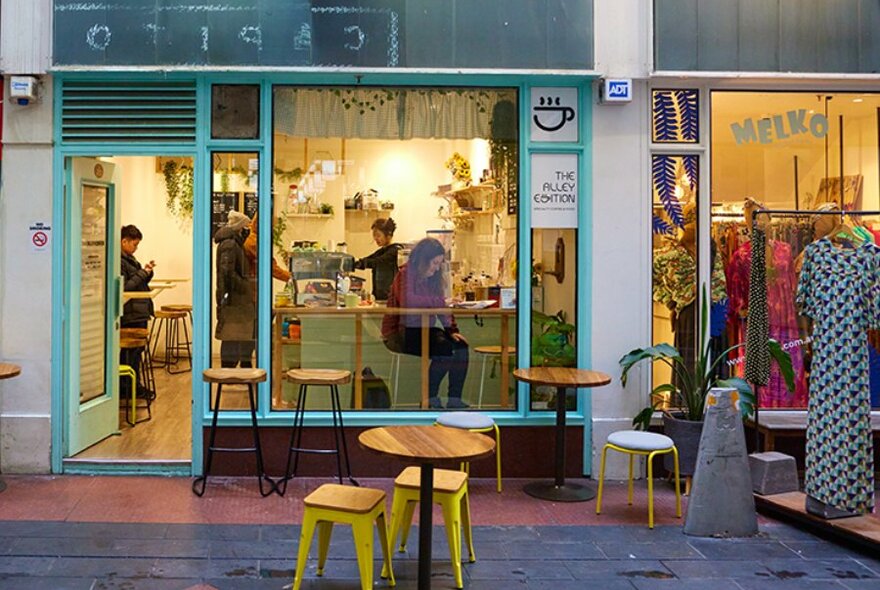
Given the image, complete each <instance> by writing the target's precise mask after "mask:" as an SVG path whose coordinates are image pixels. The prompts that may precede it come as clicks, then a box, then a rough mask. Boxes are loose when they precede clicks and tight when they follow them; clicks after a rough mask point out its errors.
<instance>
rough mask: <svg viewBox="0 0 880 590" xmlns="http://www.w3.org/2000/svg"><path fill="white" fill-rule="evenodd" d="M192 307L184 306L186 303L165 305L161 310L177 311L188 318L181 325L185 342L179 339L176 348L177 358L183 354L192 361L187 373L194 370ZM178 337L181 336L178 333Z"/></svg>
mask: <svg viewBox="0 0 880 590" xmlns="http://www.w3.org/2000/svg"><path fill="white" fill-rule="evenodd" d="M192 308H193V307H192V305H188V304H184V303H175V304H172V305H163V306H162V307H161V308H159V309H160V310H161V311H177V312H181V311H182V312H183V313H185V314H186V317H185V318H184V319H183V320H182V321H181V325H182V326H183V340H182V341H181V340H180V339H179V338H178V341H177V343H176V346H175V347H174V352H175V354H176V355H177V356H179V355H180V354H181V353H184V352H185V353H186V356H185V357H184V358H188V359H190V363H189V364H190V368H189V369H185V371H191V370H192V354H191V352H190V351H191V349H192V333H193V331H192V325H193V316H192ZM178 336H180V334H179V332H178Z"/></svg>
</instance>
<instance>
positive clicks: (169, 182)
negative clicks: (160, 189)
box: [162, 160, 193, 219]
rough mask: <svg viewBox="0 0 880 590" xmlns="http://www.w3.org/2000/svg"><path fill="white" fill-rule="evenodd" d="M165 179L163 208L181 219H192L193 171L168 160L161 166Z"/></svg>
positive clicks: (188, 167)
mask: <svg viewBox="0 0 880 590" xmlns="http://www.w3.org/2000/svg"><path fill="white" fill-rule="evenodd" d="M162 174H163V176H164V177H165V191H166V193H167V196H166V197H165V206H166V207H167V208H168V211H169V213H171V214H172V215H175V216H177V217H180V218H183V219H190V218H192V213H193V169H192V167H190V166H186V165H178V164H177V162H176V161H174V160H168V161H167V162H165V164H164V165H163V166H162Z"/></svg>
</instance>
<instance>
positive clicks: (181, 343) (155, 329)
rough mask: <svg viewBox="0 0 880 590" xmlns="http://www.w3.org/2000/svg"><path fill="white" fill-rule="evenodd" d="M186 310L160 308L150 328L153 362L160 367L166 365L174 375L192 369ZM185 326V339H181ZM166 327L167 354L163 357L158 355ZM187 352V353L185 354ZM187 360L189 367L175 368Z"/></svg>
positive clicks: (168, 370) (167, 370)
mask: <svg viewBox="0 0 880 590" xmlns="http://www.w3.org/2000/svg"><path fill="white" fill-rule="evenodd" d="M186 318H187V312H186V311H169V310H166V309H164V308H163V309H160V310H159V311H157V312H156V314H155V319H154V320H153V326H152V328H151V329H150V348H151V349H152V351H151V355H152V357H153V363H154V364H155V365H156V366H159V367H165V371H166V372H167V373H170V374H172V375H175V374H177V373H186V372H187V371H191V370H192V350H191V349H190V337H189V331H188V329H187V327H186ZM181 326H183V340H181V339H180V327H181ZM163 328H164V332H165V354H164V355H163V356H162V358H161V359H160V358H158V357H157V356H156V350H157V349H158V348H159V339H160V338H161V334H162V331H163ZM184 353H185V354H184ZM183 360H186V362H187V364H188V365H189V366H188V367H186V368H184V369H176V370H173V369H172V368H171V367H172V366H173V367H177V366H178V365H179V364H180V363H181V361H183Z"/></svg>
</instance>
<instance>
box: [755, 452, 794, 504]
mask: <svg viewBox="0 0 880 590" xmlns="http://www.w3.org/2000/svg"><path fill="white" fill-rule="evenodd" d="M749 468H750V470H751V472H752V490H753V491H755V492H756V493H758V494H761V495H762V496H769V495H771V494H784V493H785V492H796V491H798V489H799V486H798V474H797V463H795V460H794V457H792V456H791V455H786V454H784V453H777V452H776V451H768V452H766V453H752V454H751V455H749Z"/></svg>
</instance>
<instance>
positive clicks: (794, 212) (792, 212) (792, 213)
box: [751, 184, 880, 452]
mask: <svg viewBox="0 0 880 590" xmlns="http://www.w3.org/2000/svg"><path fill="white" fill-rule="evenodd" d="M842 186H843V184H841V187H842ZM842 209H843V208H842V207H841V210H840V211H809V210H807V211H803V210H800V209H759V210H757V211H755V212H754V213H753V214H752V229H754V228H755V225H756V224H757V222H758V216H759V215H769V216H771V218H772V216H773V215H782V216H785V217H813V216H816V215H839V216H840V218H841V219H843V218H844V217H845V216H847V215H850V216H853V215H858V216H866V215H880V211H844V210H842ZM765 264H766V261H765ZM798 315H800V314H798ZM751 385H752V391H754V392H755V452H757V451H758V449H759V448H760V442H761V434H760V432H759V431H758V409H759V406H760V401H761V398H760V396H759V395H758V388H757V386H756V384H754V383H752V384H751Z"/></svg>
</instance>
